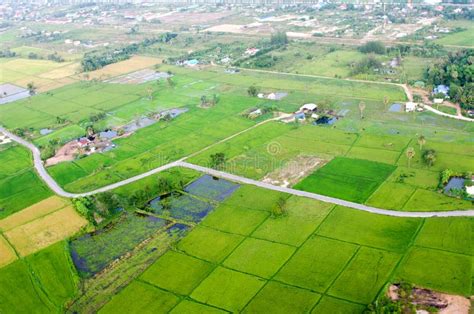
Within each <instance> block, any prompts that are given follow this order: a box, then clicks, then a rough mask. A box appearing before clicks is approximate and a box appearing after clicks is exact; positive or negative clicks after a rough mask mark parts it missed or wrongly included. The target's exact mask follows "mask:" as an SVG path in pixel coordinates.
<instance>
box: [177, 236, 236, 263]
mask: <svg viewBox="0 0 474 314" xmlns="http://www.w3.org/2000/svg"><path fill="white" fill-rule="evenodd" d="M242 239H243V238H242V237H241V236H238V235H234V234H230V233H224V232H220V231H215V230H213V229H209V228H205V227H197V228H196V229H194V230H193V231H192V232H191V233H190V234H188V235H187V236H186V237H185V238H184V239H183V240H182V241H181V242H180V243H179V244H178V249H180V250H182V251H184V252H186V253H187V254H190V255H193V256H196V257H198V258H202V259H205V260H207V261H210V262H216V263H217V262H220V261H222V260H223V259H224V258H225V257H226V256H227V255H229V253H230V252H232V251H233V249H234V248H235V247H236V246H237V245H238V244H239V243H240V242H241V241H242Z"/></svg>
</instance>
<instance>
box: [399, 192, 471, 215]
mask: <svg viewBox="0 0 474 314" xmlns="http://www.w3.org/2000/svg"><path fill="white" fill-rule="evenodd" d="M471 208H472V202H469V201H465V200H462V199H458V198H453V197H449V196H446V195H444V194H442V193H438V192H433V191H427V190H422V189H417V190H416V191H415V193H413V195H412V196H411V198H410V200H409V201H408V202H407V203H406V204H405V206H403V210H404V211H445V210H456V209H459V210H462V209H471Z"/></svg>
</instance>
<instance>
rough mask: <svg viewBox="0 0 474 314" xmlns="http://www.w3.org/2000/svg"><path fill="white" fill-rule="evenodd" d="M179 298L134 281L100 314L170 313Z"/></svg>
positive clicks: (101, 310) (100, 311)
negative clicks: (118, 313) (120, 313)
mask: <svg viewBox="0 0 474 314" xmlns="http://www.w3.org/2000/svg"><path fill="white" fill-rule="evenodd" d="M178 302H179V299H178V297H177V296H175V295H173V294H171V293H169V292H166V291H163V290H160V289H158V288H155V287H153V286H151V285H149V284H147V283H143V282H140V281H132V283H131V284H130V285H128V286H127V287H126V288H125V289H123V290H122V291H120V293H119V294H117V295H115V296H114V297H113V298H112V300H111V301H110V302H109V303H107V304H106V305H105V306H104V307H103V308H102V309H100V310H99V313H117V312H118V311H119V312H122V313H126V312H127V313H145V312H146V313H168V311H169V310H171V309H172V308H173V307H174V306H175V305H176V304H177V303H178Z"/></svg>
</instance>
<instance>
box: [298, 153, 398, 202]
mask: <svg viewBox="0 0 474 314" xmlns="http://www.w3.org/2000/svg"><path fill="white" fill-rule="evenodd" d="M394 169H395V167H394V166H391V165H388V164H383V163H378V162H371V161H368V160H360V159H350V158H344V157H337V158H334V159H333V160H331V161H330V162H329V163H328V164H326V165H325V166H324V167H322V168H320V169H319V170H317V171H316V172H314V173H312V174H311V175H309V176H308V177H306V178H305V179H304V180H303V181H301V182H299V183H298V184H296V185H295V188H296V189H301V190H304V191H308V192H313V193H319V194H324V195H328V196H333V197H337V198H342V199H345V200H349V201H355V202H364V201H365V200H366V199H367V198H368V197H369V196H370V195H371V194H372V193H373V192H374V191H375V190H376V189H377V187H378V186H379V185H380V184H381V183H382V182H383V181H384V180H385V179H386V178H387V177H388V176H389V175H390V174H391V173H392V172H393V170H394Z"/></svg>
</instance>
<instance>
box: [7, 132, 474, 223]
mask: <svg viewBox="0 0 474 314" xmlns="http://www.w3.org/2000/svg"><path fill="white" fill-rule="evenodd" d="M258 125H260V124H258ZM258 125H255V126H253V127H251V128H249V129H246V130H243V131H241V132H239V133H237V134H234V135H232V136H230V137H228V138H225V139H223V140H221V141H219V142H220V143H222V142H224V141H226V140H228V139H230V138H233V137H235V136H237V135H239V134H242V133H244V132H246V131H248V130H250V129H253V128H255V127H257V126H258ZM0 132H2V133H4V134H5V135H7V136H8V137H10V138H11V139H12V140H13V141H15V142H17V143H18V144H20V145H22V146H24V147H26V148H28V149H29V150H30V151H31V152H32V154H33V162H34V167H35V169H36V171H37V172H38V174H39V176H40V177H41V179H42V180H43V181H44V182H45V183H46V184H47V185H48V186H49V188H50V189H51V190H52V191H53V192H54V193H56V194H57V195H60V196H63V197H67V198H76V197H83V196H89V195H94V194H97V193H102V192H106V191H110V190H113V189H116V188H118V187H121V186H124V185H127V184H129V183H132V182H135V181H138V180H141V179H143V178H146V177H148V176H151V175H154V174H156V173H159V172H162V171H165V170H168V169H171V168H174V167H183V168H188V169H192V170H195V171H198V172H202V173H206V174H209V175H212V176H215V177H218V178H222V179H226V180H230V181H234V182H238V183H242V184H249V185H254V186H257V187H260V188H263V189H267V190H273V191H278V192H283V193H287V194H291V195H296V196H302V197H307V198H311V199H315V200H319V201H323V202H326V203H331V204H336V205H341V206H345V207H349V208H352V209H356V210H362V211H365V212H369V213H373V214H379V215H386V216H395V217H416V218H427V217H474V210H453V211H443V212H441V211H440V212H436V211H434V212H401V211H394V210H387V209H381V208H376V207H372V206H366V205H363V204H359V203H354V202H349V201H346V200H342V199H338V198H334V197H329V196H325V195H321V194H316V193H311V192H305V191H300V190H295V189H291V188H286V187H281V186H276V185H272V184H269V183H264V182H261V181H257V180H253V179H249V178H245V177H241V176H237V175H234V174H231V173H227V172H223V171H218V170H215V169H211V168H207V167H202V166H198V165H195V164H191V163H188V162H186V161H185V160H186V159H187V158H189V156H188V157H185V158H182V159H180V160H178V161H174V162H171V163H169V164H166V165H163V166H161V167H158V168H155V169H152V170H150V171H147V172H144V173H142V174H139V175H137V176H134V177H131V178H128V179H125V180H123V181H120V182H116V183H113V184H110V185H107V186H104V187H101V188H99V189H96V190H94V191H90V192H85V193H70V192H66V191H64V190H63V189H62V188H61V187H60V186H59V185H58V184H57V182H56V181H54V179H53V178H52V177H51V176H50V175H49V173H48V172H47V171H46V168H45V167H44V165H43V162H42V160H41V155H40V151H39V149H38V148H37V147H36V146H35V145H33V144H32V143H30V142H28V141H26V140H24V139H22V138H20V137H18V136H16V135H15V134H13V133H11V132H9V131H8V130H6V129H5V128H3V127H0ZM211 146H213V145H211ZM211 146H208V147H206V148H204V149H202V150H200V152H201V151H204V150H206V149H208V148H209V147H211ZM193 155H194V154H193Z"/></svg>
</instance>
